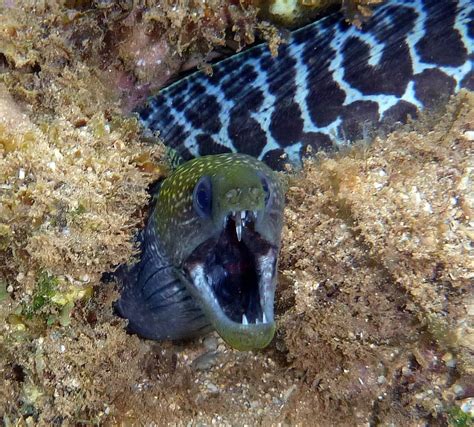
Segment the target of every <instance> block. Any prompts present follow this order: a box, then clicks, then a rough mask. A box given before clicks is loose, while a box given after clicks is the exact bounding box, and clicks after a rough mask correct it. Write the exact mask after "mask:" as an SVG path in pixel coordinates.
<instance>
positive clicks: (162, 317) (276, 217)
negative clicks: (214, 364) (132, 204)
mask: <svg viewBox="0 0 474 427" xmlns="http://www.w3.org/2000/svg"><path fill="white" fill-rule="evenodd" d="M283 207H284V186H283V183H282V181H281V179H280V177H279V176H278V174H277V173H276V172H274V171H273V170H271V169H270V168H269V167H268V166H266V165H265V164H264V163H262V162H260V161H259V160H257V159H255V158H253V157H250V156H248V155H245V154H234V153H230V154H221V155H214V156H204V157H200V158H197V159H194V160H191V161H189V162H186V163H185V164H183V165H181V166H180V167H178V168H177V169H176V170H175V171H174V172H173V173H172V174H171V175H170V176H169V177H168V178H166V179H165V180H164V181H163V183H162V185H161V187H160V189H159V191H158V194H157V196H156V203H155V208H154V210H153V211H152V213H151V215H150V217H149V220H148V224H147V226H146V228H145V230H144V233H143V236H142V254H141V259H140V262H139V263H138V264H137V265H135V266H134V267H133V268H132V270H131V271H130V272H128V277H127V279H126V280H125V283H126V284H127V283H128V286H125V287H124V290H123V291H122V295H121V298H120V300H119V301H118V304H117V308H118V311H119V313H120V314H121V315H122V316H123V317H126V318H128V319H129V329H130V331H131V332H136V333H138V334H140V335H141V336H144V337H146V338H150V339H155V340H161V339H181V338H190V337H194V336H197V335H199V334H202V333H205V332H206V331H209V330H211V329H212V328H215V329H216V330H217V332H218V333H219V334H220V335H221V337H222V338H223V339H224V340H225V341H226V342H227V343H228V344H230V345H231V346H232V347H234V348H237V349H240V350H249V349H255V348H263V347H265V346H266V345H267V344H268V343H269V342H270V341H271V339H272V338H273V334H274V332H275V320H274V315H273V300H274V295H275V286H276V269H277V260H278V251H279V247H280V234H281V228H282V222H283Z"/></svg>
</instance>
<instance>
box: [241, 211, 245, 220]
mask: <svg viewBox="0 0 474 427" xmlns="http://www.w3.org/2000/svg"><path fill="white" fill-rule="evenodd" d="M245 216H246V213H245V211H240V219H241V220H242V221H243V220H244V219H245Z"/></svg>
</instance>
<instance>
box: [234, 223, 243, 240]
mask: <svg viewBox="0 0 474 427" xmlns="http://www.w3.org/2000/svg"><path fill="white" fill-rule="evenodd" d="M235 232H236V233H237V240H238V241H239V242H240V241H241V240H242V225H241V224H236V225H235Z"/></svg>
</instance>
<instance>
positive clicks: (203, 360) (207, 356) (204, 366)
mask: <svg viewBox="0 0 474 427" xmlns="http://www.w3.org/2000/svg"><path fill="white" fill-rule="evenodd" d="M218 356H219V353H218V352H215V351H209V352H207V353H204V354H201V355H200V356H198V357H196V359H194V360H193V362H192V364H191V367H192V368H193V369H194V370H195V371H208V370H209V369H211V368H212V367H213V366H214V365H216V364H217V359H218Z"/></svg>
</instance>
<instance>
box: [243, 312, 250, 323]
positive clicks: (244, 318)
mask: <svg viewBox="0 0 474 427" xmlns="http://www.w3.org/2000/svg"><path fill="white" fill-rule="evenodd" d="M248 324H249V321H248V320H247V316H246V315H245V314H242V325H248Z"/></svg>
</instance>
